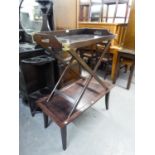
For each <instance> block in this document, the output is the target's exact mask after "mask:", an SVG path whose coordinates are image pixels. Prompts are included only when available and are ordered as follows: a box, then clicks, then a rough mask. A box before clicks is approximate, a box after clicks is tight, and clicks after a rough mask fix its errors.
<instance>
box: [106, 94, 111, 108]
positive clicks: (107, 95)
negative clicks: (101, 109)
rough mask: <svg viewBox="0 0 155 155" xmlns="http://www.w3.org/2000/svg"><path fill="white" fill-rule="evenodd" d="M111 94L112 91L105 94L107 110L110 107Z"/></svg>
mask: <svg viewBox="0 0 155 155" xmlns="http://www.w3.org/2000/svg"><path fill="white" fill-rule="evenodd" d="M109 96H110V92H109V93H107V94H106V95H105V106H106V110H108V109H109Z"/></svg>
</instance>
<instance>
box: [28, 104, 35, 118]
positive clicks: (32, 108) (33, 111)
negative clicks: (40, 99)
mask: <svg viewBox="0 0 155 155" xmlns="http://www.w3.org/2000/svg"><path fill="white" fill-rule="evenodd" d="M29 107H30V111H31V115H32V117H34V115H35V112H36V107H35V106H34V103H32V102H31V101H30V103H29Z"/></svg>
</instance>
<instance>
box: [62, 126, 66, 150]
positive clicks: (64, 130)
mask: <svg viewBox="0 0 155 155" xmlns="http://www.w3.org/2000/svg"><path fill="white" fill-rule="evenodd" d="M61 139H62V147H63V150H66V147H67V126H65V127H63V128H61Z"/></svg>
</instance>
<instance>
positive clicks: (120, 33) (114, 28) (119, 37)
mask: <svg viewBox="0 0 155 155" xmlns="http://www.w3.org/2000/svg"><path fill="white" fill-rule="evenodd" d="M78 27H79V28H96V29H97V28H98V29H107V30H109V31H110V32H111V33H113V34H115V35H116V37H115V39H114V40H113V41H112V43H111V44H112V45H115V46H121V45H122V44H123V42H124V39H125V33H126V29H127V24H116V23H99V22H79V25H78Z"/></svg>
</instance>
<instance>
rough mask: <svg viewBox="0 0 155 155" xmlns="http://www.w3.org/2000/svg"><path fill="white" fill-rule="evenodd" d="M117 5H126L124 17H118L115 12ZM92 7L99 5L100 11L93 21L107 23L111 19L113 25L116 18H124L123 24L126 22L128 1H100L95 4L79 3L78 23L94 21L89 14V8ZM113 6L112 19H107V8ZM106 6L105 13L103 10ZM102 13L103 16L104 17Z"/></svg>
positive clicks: (91, 2)
mask: <svg viewBox="0 0 155 155" xmlns="http://www.w3.org/2000/svg"><path fill="white" fill-rule="evenodd" d="M119 4H126V10H125V16H121V17H118V16H117V11H118V6H119ZM93 5H100V10H99V12H98V13H96V14H95V15H96V16H97V17H95V18H94V19H95V21H96V22H97V21H98V22H108V19H113V23H115V19H116V18H124V23H126V22H127V15H128V11H129V0H100V2H99V1H97V2H95V1H93V0H88V1H87V2H85V3H84V2H80V10H79V21H87V22H88V21H94V20H93V18H92V16H91V14H92V12H91V7H92V6H93ZM110 5H115V10H114V15H113V17H109V16H108V14H109V6H110ZM104 6H106V11H105V10H104V9H105V7H104ZM104 12H106V13H105V15H104Z"/></svg>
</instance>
